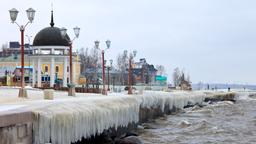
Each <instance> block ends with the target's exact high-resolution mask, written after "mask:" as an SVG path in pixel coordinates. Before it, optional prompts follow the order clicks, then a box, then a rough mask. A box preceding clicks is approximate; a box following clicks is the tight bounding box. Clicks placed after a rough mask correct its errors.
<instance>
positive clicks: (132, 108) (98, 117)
mask: <svg viewBox="0 0 256 144" xmlns="http://www.w3.org/2000/svg"><path fill="white" fill-rule="evenodd" d="M204 96H205V94H204V93H199V92H175V93H167V92H145V93H144V94H143V95H133V96H130V95H121V94H120V96H102V97H87V98H86V97H83V98H82V97H78V98H75V99H70V100H69V101H58V102H55V103H54V104H52V105H47V107H44V108H38V109H34V110H33V112H34V115H35V123H34V127H33V129H34V143H36V144H40V143H47V142H50V141H51V143H53V144H70V143H71V142H75V141H78V140H80V139H81V138H82V137H85V138H88V137H90V136H91V135H95V134H97V133H98V134H100V133H102V132H103V130H104V129H108V128H110V127H115V128H117V127H118V126H127V125H128V124H129V123H131V122H138V121H139V110H140V107H143V108H159V107H160V108H161V109H162V111H164V108H165V106H169V108H170V109H172V108H173V107H176V108H183V107H184V106H186V105H187V104H188V103H189V102H190V103H193V104H195V103H201V102H202V101H203V99H204Z"/></svg>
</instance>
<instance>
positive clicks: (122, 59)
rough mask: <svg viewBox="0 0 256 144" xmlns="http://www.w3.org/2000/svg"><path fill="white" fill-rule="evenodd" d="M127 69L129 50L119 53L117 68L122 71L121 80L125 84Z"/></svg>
mask: <svg viewBox="0 0 256 144" xmlns="http://www.w3.org/2000/svg"><path fill="white" fill-rule="evenodd" d="M127 69H128V53H127V50H124V51H123V53H122V54H119V55H118V56H117V70H118V71H119V72H120V75H119V81H120V82H121V84H123V85H124V84H125V83H124V81H125V80H124V77H125V72H126V70H127Z"/></svg>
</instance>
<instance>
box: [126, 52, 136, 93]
mask: <svg viewBox="0 0 256 144" xmlns="http://www.w3.org/2000/svg"><path fill="white" fill-rule="evenodd" d="M136 54H137V51H136V50H134V51H133V52H132V53H130V57H129V74H128V85H129V88H128V94H132V60H133V58H134V57H135V56H136Z"/></svg>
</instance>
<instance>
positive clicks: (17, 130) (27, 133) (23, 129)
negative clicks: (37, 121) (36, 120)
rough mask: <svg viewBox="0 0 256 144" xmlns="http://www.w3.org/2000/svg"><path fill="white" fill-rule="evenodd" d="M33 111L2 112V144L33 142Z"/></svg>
mask: <svg viewBox="0 0 256 144" xmlns="http://www.w3.org/2000/svg"><path fill="white" fill-rule="evenodd" d="M32 116H33V114H32V112H31V111H24V110H22V111H20V110H18V111H17V110H15V111H8V112H0V144H32V140H33V135H32V122H33V118H32Z"/></svg>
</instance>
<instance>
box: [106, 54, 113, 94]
mask: <svg viewBox="0 0 256 144" xmlns="http://www.w3.org/2000/svg"><path fill="white" fill-rule="evenodd" d="M109 62H110V65H108V66H107V70H108V91H110V88H109V83H110V75H109V70H110V69H111V68H112V64H113V60H112V59H110V60H109Z"/></svg>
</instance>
